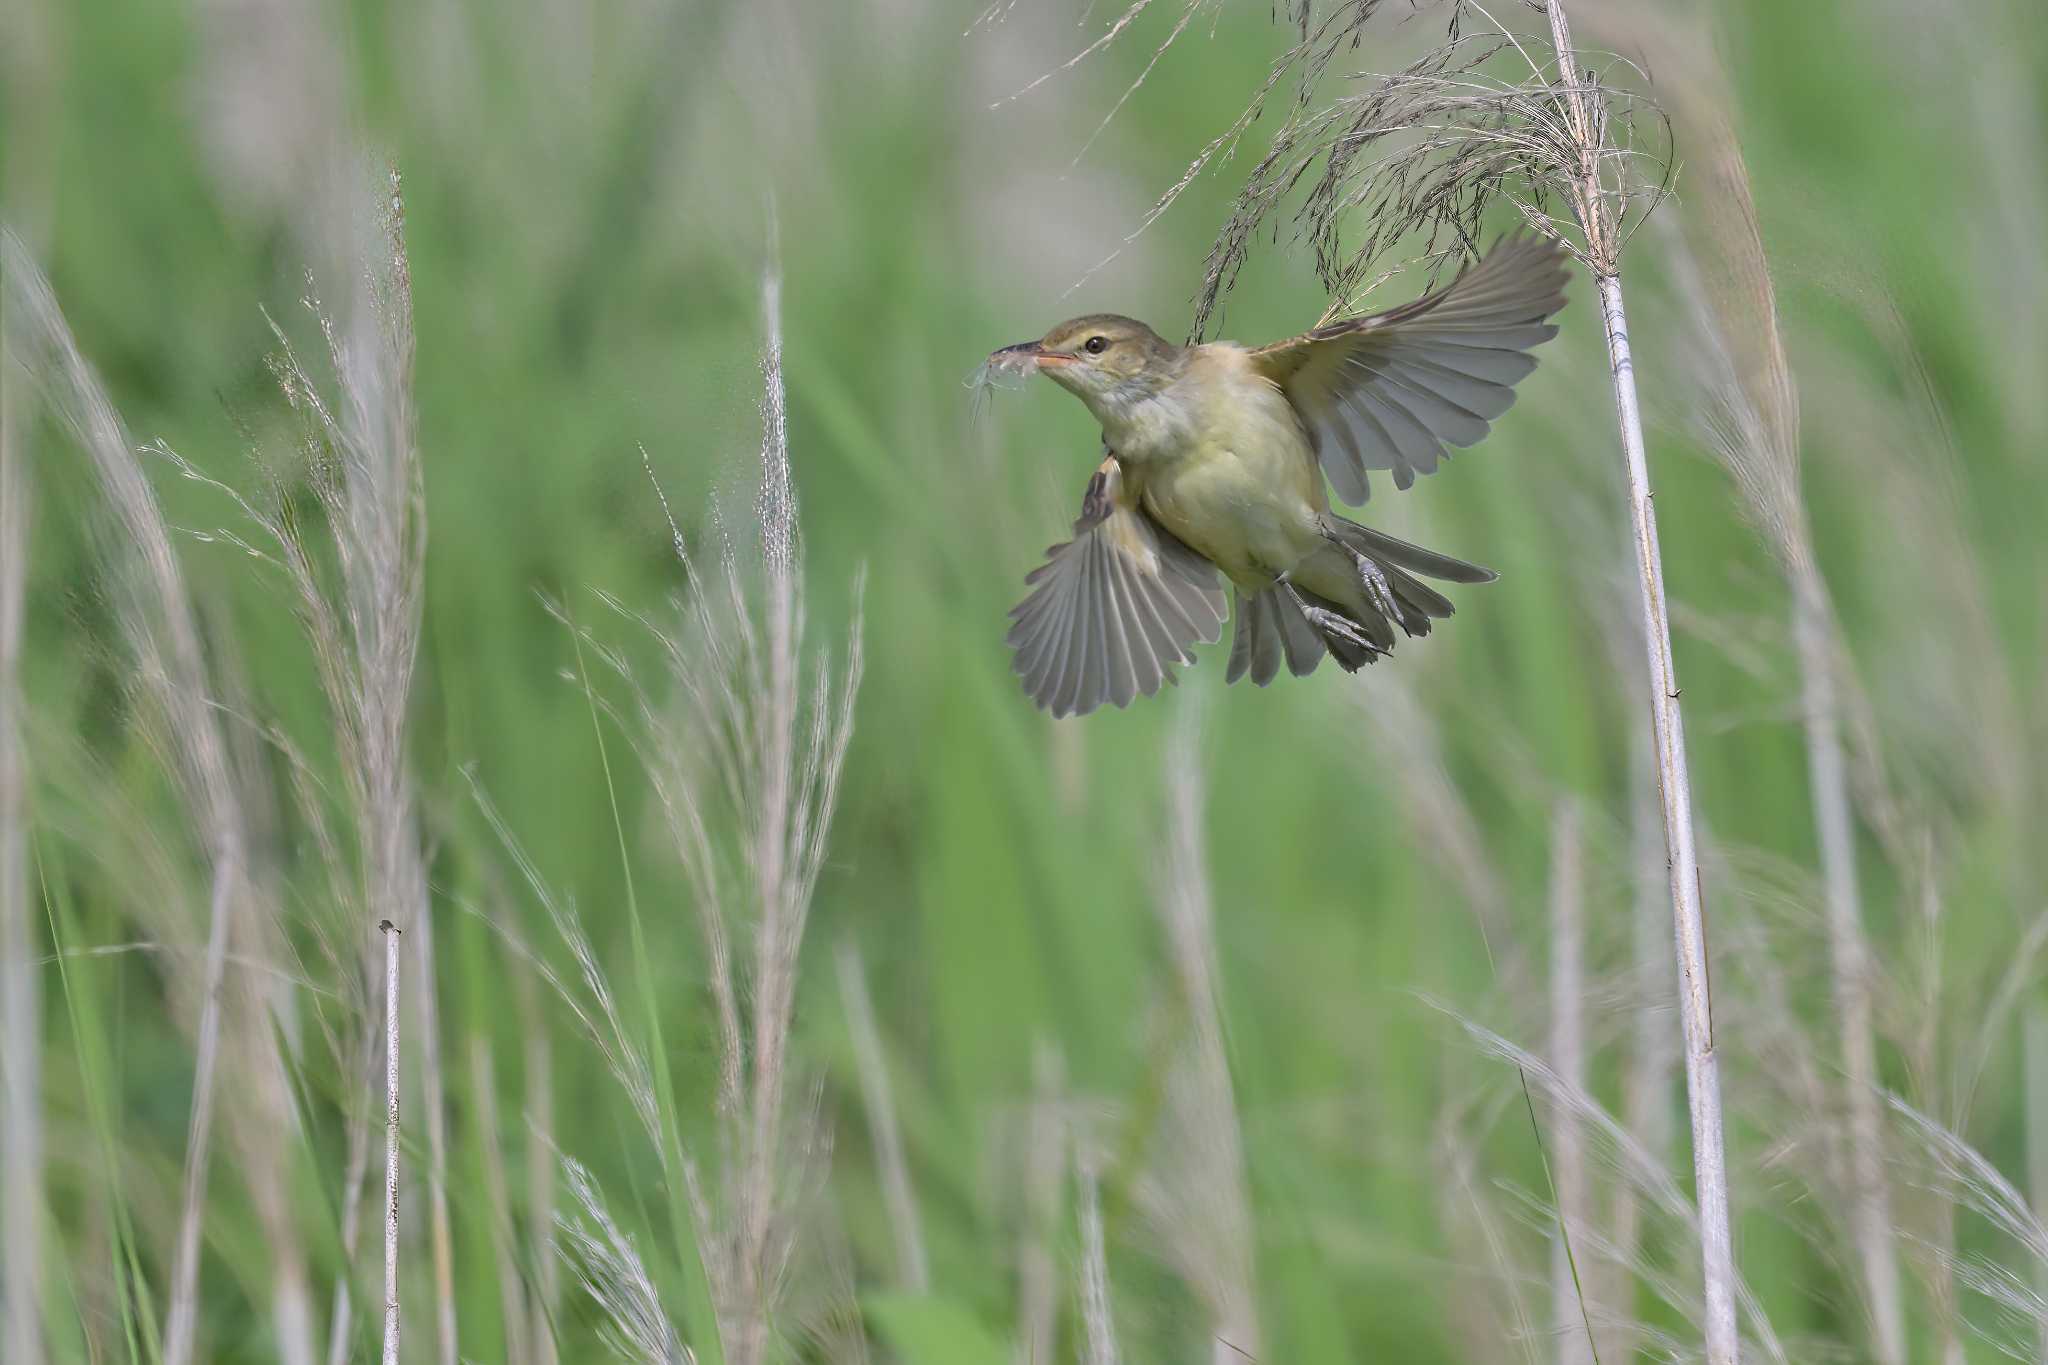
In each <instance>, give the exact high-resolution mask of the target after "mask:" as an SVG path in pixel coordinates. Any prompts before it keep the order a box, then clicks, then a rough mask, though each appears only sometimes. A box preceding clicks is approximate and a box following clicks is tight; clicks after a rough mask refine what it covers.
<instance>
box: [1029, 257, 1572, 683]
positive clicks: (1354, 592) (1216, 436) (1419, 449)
mask: <svg viewBox="0 0 2048 1365" xmlns="http://www.w3.org/2000/svg"><path fill="white" fill-rule="evenodd" d="M1564 262H1565V253H1564V250H1563V248H1561V247H1559V246H1558V245H1557V244H1555V243H1553V242H1549V241H1545V240H1542V239H1539V238H1535V237H1530V236H1514V237H1509V238H1506V239H1504V240H1503V241H1501V242H1500V243H1498V244H1497V245H1496V246H1495V247H1494V249H1493V250H1492V251H1491V252H1489V253H1488V254H1487V255H1486V257H1485V259H1483V260H1482V261H1480V262H1479V263H1478V264H1477V265H1475V266H1473V267H1471V268H1470V269H1468V270H1466V271H1465V272H1464V273H1462V274H1460V275H1459V276H1458V278H1457V279H1455V280H1453V281H1452V282H1451V283H1450V284H1449V285H1447V286H1445V287H1444V288H1442V289H1440V290H1438V291H1436V292H1435V293H1432V294H1427V295H1424V296H1423V297H1422V298H1419V299H1416V300H1415V301H1414V302H1412V303H1407V304H1403V305H1402V306H1400V307H1398V308H1394V309H1390V310H1388V311H1387V312H1384V313H1378V314H1374V315H1373V316H1371V317H1362V318H1354V319H1351V320H1350V321H1347V322H1339V323H1333V324H1331V325H1330V326H1327V327H1318V328H1317V329H1315V330H1314V331H1312V332H1308V333H1306V334H1304V335H1302V336H1298V337H1293V338H1290V339H1289V340H1286V341H1279V342H1275V343H1273V344H1272V345H1270V346H1261V347H1258V348H1257V349H1255V350H1254V349H1247V348H1245V347H1243V346H1239V345H1237V344H1235V343H1234V342H1227V341H1219V342H1210V343H1208V344H1206V345H1199V346H1187V347H1182V346H1176V345H1174V344H1173V343H1172V342H1170V341H1167V340H1165V339H1164V338H1163V337H1161V336H1160V335H1159V334H1158V333H1157V332H1154V331H1153V330H1152V329H1151V328H1150V327H1147V326H1146V325H1145V324H1144V323H1142V322H1138V321H1135V320H1133V319H1131V318H1126V317H1119V316H1117V315H1115V314H1109V313H1101V314H1093V315H1090V316H1088V317H1080V318H1075V319H1074V320H1072V321H1071V322H1063V323H1061V324H1060V325H1059V326H1057V327H1055V328H1053V329H1052V330H1051V331H1050V332H1048V333H1046V334H1045V337H1044V338H1043V339H1042V340H1039V341H1027V342H1022V343H1020V344H1018V345H1015V346H1006V347H1004V348H1003V349H1002V350H1000V351H998V352H996V353H995V354H994V355H993V356H991V357H990V361H991V364H992V365H996V366H1000V367H1012V368H1014V367H1028V368H1030V369H1034V370H1036V371H1038V372H1040V373H1043V374H1045V375H1046V376H1048V377H1049V378H1051V379H1052V380H1053V381H1054V382H1055V383H1057V384H1059V385H1060V387H1062V388H1064V389H1066V390H1068V391H1069V392H1071V393H1073V394H1074V395H1075V396H1076V397H1078V398H1079V399H1080V400H1081V401H1082V402H1083V403H1085V404H1087V405H1088V410H1089V411H1090V412H1091V413H1093V414H1094V415H1095V418H1096V420H1097V421H1099V422H1101V423H1102V440H1103V446H1104V458H1103V461H1102V464H1101V466H1100V467H1099V468H1098V469H1097V470H1096V471H1095V475H1094V477H1093V478H1091V479H1090V480H1089V481H1088V492H1087V495H1086V497H1085V498H1084V499H1083V501H1082V504H1081V519H1080V520H1079V521H1077V522H1075V523H1074V538H1073V539H1072V540H1070V541H1068V542H1067V543H1065V544H1063V545H1055V546H1054V547H1053V548H1052V549H1051V550H1049V551H1047V556H1048V557H1047V560H1046V562H1045V564H1043V565H1042V566H1040V567H1039V568H1038V569H1036V570H1035V571H1033V572H1032V574H1031V575H1030V577H1029V578H1028V579H1026V580H1025V581H1026V582H1028V583H1030V584H1032V585H1033V589H1032V592H1031V594H1030V596H1028V597H1026V598H1025V599H1024V601H1023V602H1021V603H1020V604H1018V606H1017V607H1016V608H1015V609H1014V610H1013V611H1012V612H1011V613H1010V614H1011V616H1012V617H1013V618H1014V619H1015V624H1014V625H1013V626H1012V627H1011V628H1010V633H1009V643H1010V645H1011V647H1012V648H1013V649H1014V650H1015V651H1016V658H1015V660H1014V666H1015V668H1016V671H1017V673H1018V675H1019V676H1020V677H1022V678H1023V680H1024V689H1025V691H1026V692H1028V693H1029V694H1030V696H1031V699H1032V700H1033V701H1035V702H1037V703H1038V704H1039V705H1040V706H1043V707H1047V708H1049V709H1050V710H1051V711H1052V713H1053V714H1054V715H1056V716H1065V715H1079V714H1085V713H1087V712H1089V711H1092V710H1094V709H1095V708H1096V707H1098V706H1100V705H1101V704H1102V703H1104V702H1106V701H1107V702H1114V703H1116V704H1117V705H1118V706H1125V705H1128V704H1129V703H1130V701H1131V698H1133V697H1135V696H1138V695H1140V694H1143V695H1145V696H1150V695H1152V694H1153V693H1154V692H1157V691H1158V690H1159V686H1160V684H1161V683H1162V682H1172V681H1174V680H1175V679H1174V675H1173V671H1172V668H1173V665H1175V664H1186V663H1193V662H1194V655H1193V654H1192V653H1191V652H1190V651H1191V648H1192V646H1194V645H1196V644H1198V643H1209V642H1212V641H1214V640H1216V639H1218V638H1219V637H1220V635H1221V633H1222V625H1223V592H1222V588H1221V587H1220V585H1219V584H1218V582H1217V578H1216V570H1218V569H1221V570H1222V571H1223V574H1224V576H1225V577H1226V578H1228V579H1229V580H1230V583H1231V587H1232V589H1233V590H1234V597H1235V599H1236V600H1235V608H1234V610H1235V614H1236V619H1237V630H1236V634H1235V636H1234V637H1233V639H1232V641H1231V646H1230V668H1229V672H1228V674H1227V675H1226V681H1229V682H1236V681H1237V680H1238V679H1239V678H1241V677H1245V676H1247V675H1249V676H1250V678H1251V680H1252V681H1253V682H1254V683H1257V684H1258V685H1260V686H1261V687H1263V686H1265V685H1266V684H1267V683H1269V682H1271V681H1272V680H1273V678H1274V677H1275V676H1276V675H1277V674H1278V673H1279V671H1280V663H1281V660H1282V659H1283V658H1284V659H1285V660H1286V663H1287V667H1288V668H1289V670H1290V671H1292V672H1293V673H1294V674H1295V675H1296V676H1297V677H1299V676H1302V675H1304V674H1307V673H1310V672H1313V671H1314V669H1315V667H1316V665H1317V663H1319V662H1320V661H1321V660H1322V657H1323V655H1324V654H1325V653H1326V652H1327V653H1329V654H1330V655H1332V656H1334V657H1335V658H1336V660H1337V662H1338V664H1339V665H1341V666H1342V667H1343V668H1344V669H1345V671H1346V672H1353V671H1356V670H1357V669H1358V668H1360V667H1361V666H1363V665H1365V664H1369V663H1371V662H1372V661H1373V660H1374V659H1377V658H1378V657H1379V656H1380V655H1382V654H1386V653H1388V652H1389V651H1391V650H1392V649H1393V647H1394V627H1395V626H1399V627H1400V628H1401V630H1402V631H1403V632H1405V633H1406V634H1409V635H1426V634H1428V633H1429V626H1430V622H1431V621H1432V620H1434V619H1439V618H1442V617H1446V616H1449V615H1450V614H1451V604H1450V602H1449V601H1448V600H1447V599H1446V598H1445V597H1444V596H1443V594H1441V593H1439V592H1437V591H1436V590H1435V589H1434V588H1431V587H1429V586H1427V585H1426V584H1424V583H1423V582H1422V581H1421V579H1420V578H1418V577H1416V575H1418V574H1419V575H1424V576H1427V577H1430V578H1437V579H1444V580H1448V581H1450V582H1453V583H1485V582H1490V581H1492V579H1493V578H1494V577H1495V575H1494V573H1493V571H1492V570H1490V569H1483V568H1481V567H1479V566H1478V565H1476V564H1468V563H1466V562H1464V561H1463V560H1459V559H1453V558H1451V557H1450V556H1449V555H1442V554H1437V553H1436V552H1434V551H1432V550H1425V549H1423V548H1422V547H1420V546H1417V545H1410V544H1408V543H1407V542H1405V541H1401V540H1396V539H1395V538H1394V537H1392V536H1389V535H1384V534H1382V533H1381V532H1378V531H1375V530H1372V529H1371V528H1370V527H1365V526H1360V525H1359V524H1358V523H1357V522H1354V521H1349V520H1346V519H1345V518H1343V517H1340V516H1337V515H1336V514H1334V513H1333V512H1331V511H1330V502H1329V498H1328V497H1327V495H1326V494H1325V492H1324V488H1323V480H1324V476H1326V475H1327V476H1328V478H1329V482H1330V485H1331V486H1332V487H1334V488H1335V489H1336V490H1337V495H1338V496H1339V497H1340V498H1342V499H1343V500H1344V501H1345V502H1346V503H1347V504H1350V505H1353V506H1355V505H1357V504H1359V503H1362V502H1364V501H1365V500H1366V496H1367V493H1368V488H1367V485H1366V471H1367V470H1369V469H1384V470H1387V471H1389V472H1391V473H1392V474H1393V476H1394V486H1395V487H1397V488H1406V487H1408V486H1409V485H1410V484H1412V483H1413V482H1415V476H1416V475H1417V474H1418V473H1421V474H1427V473H1430V472H1432V471H1433V470H1435V469H1436V467H1437V462H1438V461H1439V460H1442V459H1445V458H1448V454H1449V452H1448V451H1446V450H1445V448H1444V447H1445V445H1446V443H1448V444H1450V445H1453V446H1469V445H1472V444H1474V443H1475V442H1477V441H1479V440H1480V439H1481V438H1482V437H1484V436H1485V435H1486V432H1487V429H1488V425H1489V424H1490V423H1491V422H1492V421H1493V420H1494V419H1496V418H1498V417H1499V416H1500V415H1501V414H1502V413H1504V412H1506V411H1507V409H1508V407H1509V405H1510V404H1511V403H1513V402H1514V387H1513V386H1514V385H1515V383H1516V382H1517V381H1519V380H1520V379H1522V378H1523V376H1525V375H1527V374H1528V373H1529V371H1531V370H1533V369H1535V368H1536V362H1535V360H1534V359H1533V358H1531V357H1530V356H1529V355H1527V354H1526V352H1527V351H1528V350H1529V349H1530V348H1531V347H1534V346H1536V345H1538V344H1540V343H1542V342H1544V341H1548V340H1549V339H1550V338H1551V337H1553V336H1555V335H1556V334H1557V328H1556V327H1555V326H1554V325H1552V324H1551V323H1549V322H1548V321H1547V319H1548V318H1549V317H1550V316H1551V315H1552V314H1553V313H1555V312H1557V311H1558V310H1559V309H1560V308H1562V307H1564V302H1565V299H1564V283H1565V265H1564Z"/></svg>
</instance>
